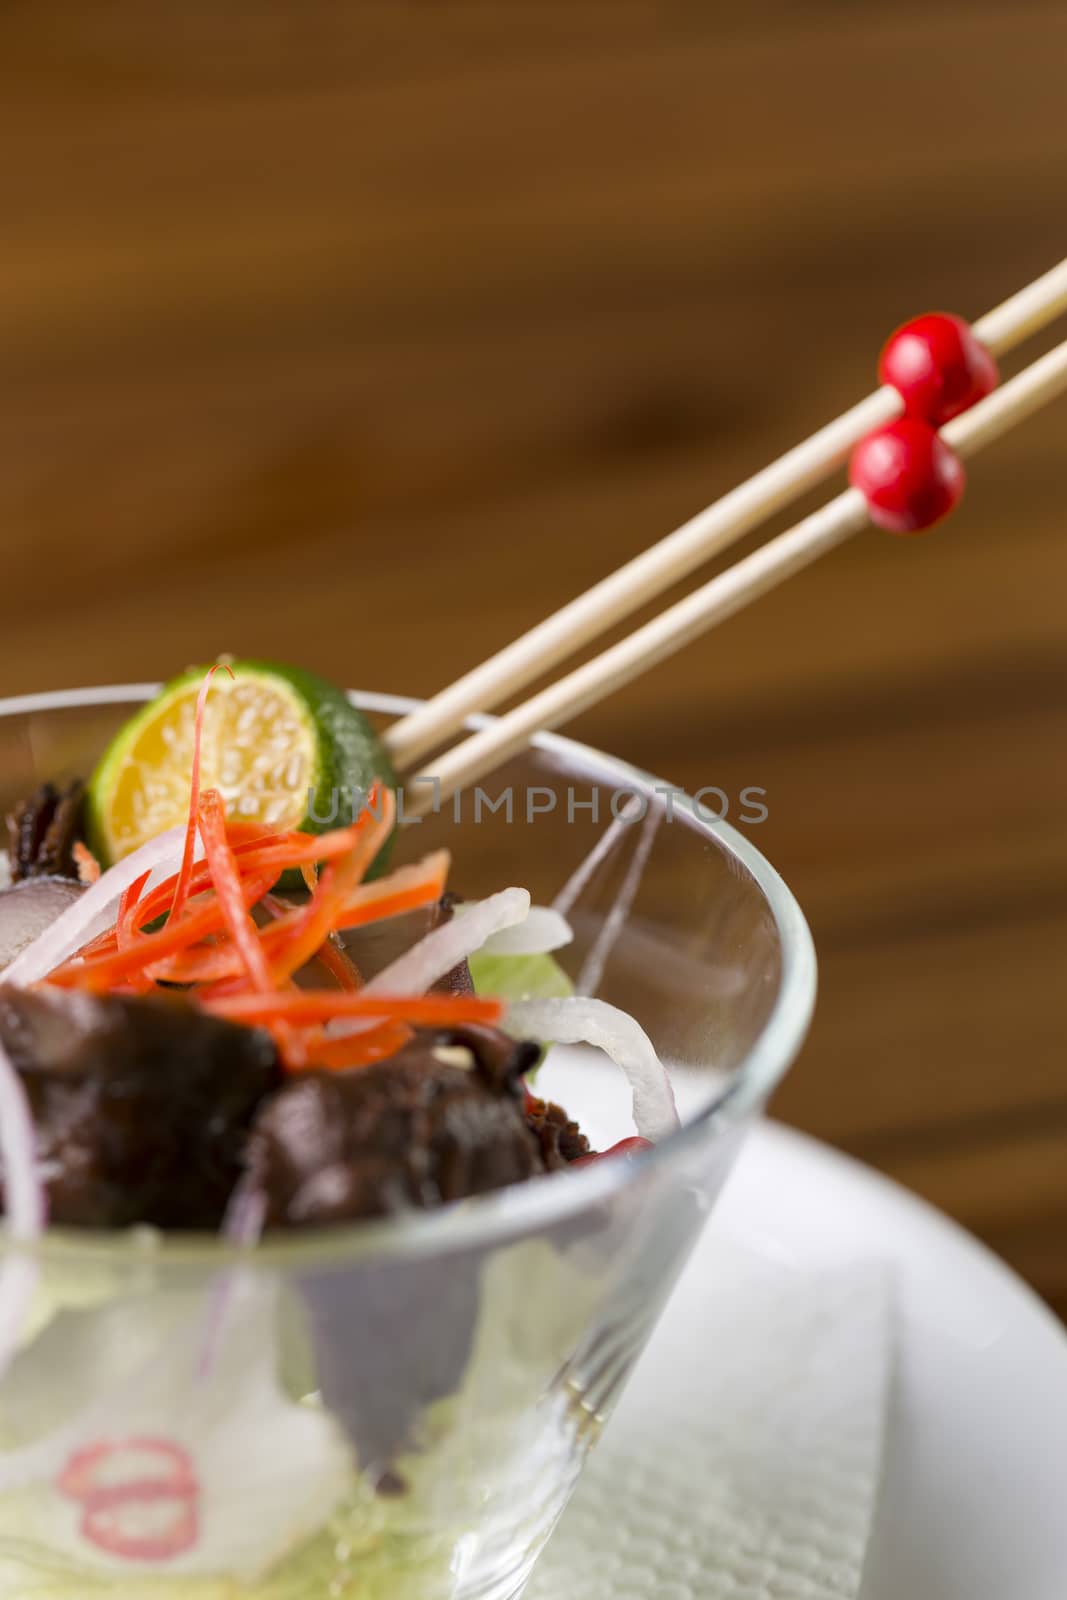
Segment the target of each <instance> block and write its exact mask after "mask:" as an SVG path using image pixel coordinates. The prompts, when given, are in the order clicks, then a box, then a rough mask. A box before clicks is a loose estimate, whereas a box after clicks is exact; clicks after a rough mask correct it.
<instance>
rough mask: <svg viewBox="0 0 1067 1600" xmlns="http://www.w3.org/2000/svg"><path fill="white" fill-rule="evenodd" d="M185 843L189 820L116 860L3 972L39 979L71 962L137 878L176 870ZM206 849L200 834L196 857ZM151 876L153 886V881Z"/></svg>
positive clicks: (9, 978) (25, 980) (7, 976)
mask: <svg viewBox="0 0 1067 1600" xmlns="http://www.w3.org/2000/svg"><path fill="white" fill-rule="evenodd" d="M184 848H185V825H184V823H182V824H180V825H179V826H178V827H175V828H168V829H167V831H166V832H165V833H160V834H157V835H156V837H155V838H154V839H149V840H148V842H147V844H143V845H141V846H140V847H139V848H138V849H136V850H134V851H133V852H132V854H130V855H128V856H124V857H123V858H122V860H121V861H120V862H118V863H117V865H115V866H113V867H109V868H108V870H107V871H106V872H104V873H101V875H100V877H99V878H98V879H97V880H96V882H95V883H94V884H91V885H90V886H89V888H88V889H86V891H85V893H84V894H83V895H82V896H81V898H80V899H78V900H75V902H74V904H73V905H71V906H68V907H67V909H66V911H61V912H60V914H59V916H58V917H57V918H56V920H55V921H54V922H53V923H51V924H50V925H49V927H47V928H46V929H45V930H44V932H43V933H42V934H40V935H39V936H38V937H37V938H36V939H35V940H34V941H33V943H32V944H31V945H27V947H26V949H25V950H23V951H22V953H21V955H18V956H16V957H15V959H14V961H13V962H12V963H11V965H10V966H9V967H7V968H6V969H5V971H4V975H3V981H4V982H5V983H18V984H29V983H37V982H38V980H39V979H41V978H44V977H47V975H48V974H49V973H50V972H52V971H54V970H55V968H56V967H58V966H59V965H60V964H61V963H62V962H64V961H66V960H67V959H68V958H69V957H70V956H72V955H74V953H75V951H77V950H80V949H81V947H82V945H83V944H87V943H88V942H89V940H90V939H94V938H95V937H96V936H97V934H99V933H103V932H104V930H105V928H109V927H110V926H111V924H112V923H113V922H114V920H115V915H116V912H117V909H118V903H119V900H120V899H121V898H122V895H123V892H124V891H125V890H126V889H128V888H129V886H130V884H131V883H133V881H134V879H135V878H139V877H140V876H141V874H142V872H147V871H148V870H149V869H151V870H152V873H153V878H155V879H156V880H162V879H163V878H167V877H169V876H170V874H171V873H173V872H177V870H178V868H179V866H180V865H181V859H182V851H183V849H184ZM202 854H203V846H202V845H201V843H200V840H199V837H198V838H197V848H196V858H197V859H199V858H200V856H201V855H202ZM152 881H153V880H152V879H149V883H148V887H149V888H150V887H151V885H152Z"/></svg>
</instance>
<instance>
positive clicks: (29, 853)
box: [7, 778, 85, 883]
mask: <svg viewBox="0 0 1067 1600" xmlns="http://www.w3.org/2000/svg"><path fill="white" fill-rule="evenodd" d="M84 811H85V784H84V783H83V782H82V780H81V779H80V778H75V779H74V781H73V782H72V783H69V784H67V786H66V787H65V788H63V789H57V788H56V786H55V784H53V783H42V784H41V786H40V788H39V789H37V790H35V791H34V793H33V794H31V795H30V796H29V798H28V799H26V800H23V801H22V802H21V804H20V805H17V806H16V807H15V809H14V811H12V813H11V814H10V816H9V817H8V819H7V830H8V858H9V860H10V862H11V877H12V881H13V882H15V883H19V882H20V881H21V880H22V879H23V878H44V877H57V878H77V876H78V869H77V865H76V863H75V860H74V845H75V843H76V841H77V840H78V839H80V838H81V837H82V833H83V821H84Z"/></svg>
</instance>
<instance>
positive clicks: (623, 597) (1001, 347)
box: [385, 260, 1067, 772]
mask: <svg viewBox="0 0 1067 1600" xmlns="http://www.w3.org/2000/svg"><path fill="white" fill-rule="evenodd" d="M1064 311H1067V260H1064V261H1061V262H1060V263H1059V264H1058V266H1055V267H1053V268H1052V269H1051V271H1049V272H1046V273H1045V274H1044V275H1043V276H1042V277H1040V278H1037V279H1035V280H1034V282H1033V283H1030V284H1027V286H1026V287H1025V288H1024V289H1021V290H1020V291H1019V292H1018V293H1017V294H1014V295H1012V296H1011V298H1010V299H1008V300H1005V301H1004V303H1003V304H1002V305H1000V306H997V307H996V309H995V310H993V311H990V312H988V313H987V314H986V315H985V316H984V317H981V318H979V320H978V321H977V322H976V323H975V324H974V332H975V334H976V335H977V337H978V338H979V339H980V340H981V342H982V343H983V344H984V345H985V346H986V347H987V349H989V350H990V351H991V352H992V353H993V354H994V355H999V354H1001V353H1003V352H1004V351H1005V350H1008V349H1011V348H1012V346H1014V345H1016V344H1019V343H1021V342H1022V340H1024V339H1026V338H1028V337H1029V336H1030V335H1031V334H1033V333H1035V332H1036V331H1037V330H1038V329H1039V328H1042V327H1044V326H1045V325H1046V324H1047V323H1049V322H1051V321H1053V320H1054V318H1056V317H1058V316H1059V315H1060V314H1061V313H1062V312H1064ZM900 411H901V399H900V395H899V394H898V392H897V390H896V389H893V388H889V387H887V386H883V387H882V388H880V389H877V390H875V392H874V393H873V394H870V395H868V396H867V398H866V399H865V400H861V401H860V402H859V404H858V405H855V406H853V407H852V408H851V410H849V411H846V412H844V414H843V415H842V416H840V417H837V418H836V419H835V420H834V421H833V422H830V423H828V424H827V425H826V426H825V427H824V428H820V429H819V431H818V432H817V433H814V434H812V435H811V437H810V438H809V439H806V440H804V441H803V443H801V444H798V445H796V446H795V447H794V448H793V449H792V450H787V451H786V453H785V455H783V456H779V457H778V459H777V460H776V461H773V462H771V464H770V465H769V466H767V467H764V468H763V469H762V471H760V472H757V473H756V474H755V476H754V477H752V478H749V479H747V481H746V482H744V483H742V484H739V485H738V486H737V488H735V489H732V490H731V491H730V492H729V493H728V494H726V495H724V496H723V498H722V499H721V500H717V501H716V502H715V503H714V504H713V505H711V506H708V507H707V508H706V509H705V510H704V511H701V512H699V513H698V515H697V516H695V517H693V518H691V519H690V520H689V521H688V522H685V523H683V524H682V526H681V527H680V528H676V529H675V530H674V532H673V533H669V534H668V535H667V536H666V537H665V538H664V539H661V540H660V541H659V542H658V543H657V544H654V545H652V546H651V547H650V548H649V549H647V550H644V551H642V552H641V554H640V555H638V556H635V557H634V559H633V560H632V561H628V562H627V563H626V564H625V565H624V566H622V567H620V568H619V569H618V571H616V572H613V573H611V574H609V576H608V577H606V578H603V579H602V580H601V581H600V582H599V583H597V584H594V585H593V587H592V588H591V589H588V590H587V591H586V592H585V593H584V594H582V595H579V596H578V597H577V598H576V599H574V600H572V601H570V602H569V604H567V605H565V606H563V607H562V608H561V609H560V610H559V611H557V612H555V613H554V614H553V615H552V616H550V617H546V618H545V620H544V621H543V622H540V623H538V624H537V626H536V627H534V628H531V629H530V630H529V632H527V633H525V634H523V635H521V636H520V637H519V638H518V639H515V640H513V641H512V643H511V644H509V645H506V646H505V647H504V649H503V650H500V651H498V652H497V654H496V655H494V656H490V658H489V659H488V660H487V661H483V662H482V663H481V665H480V666H477V667H475V668H474V669H473V670H472V671H471V672H468V673H466V674H465V675H464V676H463V677H461V678H458V679H457V680H456V682H455V683H452V684H450V685H449V686H448V687H447V688H445V689H442V690H441V692H440V693H439V694H437V695H435V696H434V698H433V699H432V700H429V701H427V703H426V704H425V705H424V706H421V707H420V708H419V709H418V710H417V711H413V712H412V713H411V714H410V715H409V716H406V717H404V718H402V719H401V720H400V721H398V722H396V723H394V724H393V726H392V727H391V728H389V729H388V730H387V732H386V735H385V739H386V743H387V745H388V747H389V751H390V754H391V756H392V758H393V761H394V764H395V765H396V767H397V769H398V771H401V772H404V771H407V770H409V769H410V768H411V767H412V766H413V765H414V764H415V763H416V762H417V761H418V760H420V758H421V757H422V756H424V755H425V754H426V752H427V751H429V750H432V749H434V748H435V747H436V746H438V745H441V744H443V743H444V742H445V741H446V740H447V739H449V738H450V737H451V736H452V735H453V734H454V733H456V732H457V731H458V730H459V728H460V727H461V726H462V724H463V722H464V720H465V719H466V718H467V717H468V716H469V715H470V714H471V713H472V712H474V711H489V710H491V709H492V708H493V707H494V706H497V705H499V704H500V703H501V701H503V700H506V699H508V698H510V696H512V695H513V694H517V693H518V692H519V691H520V690H521V689H523V688H525V687H526V685H527V684H528V683H531V682H532V681H533V680H534V679H535V678H538V677H541V676H542V675H543V674H544V673H546V672H548V671H549V670H550V669H551V668H552V667H554V666H556V665H558V664H559V662H560V661H562V660H564V659H565V658H566V657H567V656H569V655H573V654H574V653H575V652H576V651H577V650H579V649H580V648H581V647H582V645H584V644H587V643H588V642H589V641H590V640H591V639H594V638H596V637H597V635H598V634H601V633H603V632H605V631H606V630H607V629H608V628H610V627H612V626H613V625H614V624H615V623H616V622H620V621H621V620H622V619H623V618H624V617H627V616H629V615H630V614H631V613H632V612H633V611H635V610H636V609H637V608H638V607H639V606H642V605H644V604H646V603H647V602H648V601H649V600H653V599H655V597H656V596H657V595H659V594H662V593H663V592H664V590H665V589H668V588H669V587H670V586H671V585H672V584H673V583H676V582H677V581H678V580H679V579H681V578H685V577H688V576H689V574H690V573H691V572H693V571H695V569H696V568H697V567H699V566H702V565H703V564H704V563H705V562H707V561H710V560H711V559H712V557H714V556H716V555H718V554H719V553H720V552H721V551H723V550H726V549H728V548H729V546H730V545H732V544H734V543H735V542H736V541H737V540H738V539H741V538H742V537H743V536H744V535H745V534H747V533H749V532H751V530H752V529H753V528H755V527H758V526H759V524H760V523H761V522H764V521H765V520H766V519H767V518H768V517H770V516H773V515H774V514H775V513H776V512H778V511H780V510H782V509H783V508H784V507H785V506H787V505H789V504H791V503H792V502H793V501H794V500H796V499H798V498H799V497H800V495H802V494H804V493H806V491H807V490H809V489H812V488H814V487H815V486H816V485H817V484H819V483H821V482H823V481H824V480H825V479H826V478H827V477H828V476H829V475H830V473H831V472H833V471H834V470H835V469H836V468H837V467H839V466H841V465H842V463H843V462H844V461H845V459H846V458H847V456H848V454H849V452H850V451H851V449H852V448H853V446H854V445H856V444H857V443H858V442H859V440H860V439H862V438H863V437H864V435H865V434H867V433H870V432H871V431H872V430H873V429H874V428H879V427H881V426H882V425H883V424H884V423H886V422H891V421H892V420H893V419H894V418H895V417H897V416H899V415H900Z"/></svg>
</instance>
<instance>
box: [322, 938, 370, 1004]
mask: <svg viewBox="0 0 1067 1600" xmlns="http://www.w3.org/2000/svg"><path fill="white" fill-rule="evenodd" d="M315 959H316V960H317V961H321V963H322V965H323V966H324V967H325V968H326V971H327V972H328V973H329V974H330V976H331V978H333V979H334V980H335V981H336V983H337V984H338V985H339V987H340V988H342V989H346V990H347V991H348V992H349V993H350V994H352V993H354V992H355V991H356V990H357V989H359V988H361V987H362V985H363V979H362V978H361V977H360V975H359V968H358V967H357V966H356V963H355V962H354V961H353V960H352V957H351V956H350V955H349V953H348V951H347V950H346V949H345V947H344V945H343V944H341V942H340V940H339V939H338V937H337V935H336V934H335V933H331V934H330V936H329V938H328V939H326V940H324V942H323V944H322V945H321V946H320V948H319V949H318V950H316V952H315Z"/></svg>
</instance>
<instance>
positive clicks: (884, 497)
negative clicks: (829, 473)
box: [848, 417, 966, 533]
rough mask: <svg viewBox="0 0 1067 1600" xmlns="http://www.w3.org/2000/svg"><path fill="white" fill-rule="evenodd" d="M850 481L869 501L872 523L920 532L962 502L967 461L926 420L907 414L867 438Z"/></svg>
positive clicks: (893, 529) (854, 462)
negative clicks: (963, 460)
mask: <svg viewBox="0 0 1067 1600" xmlns="http://www.w3.org/2000/svg"><path fill="white" fill-rule="evenodd" d="M848 481H849V482H850V483H851V485H852V487H853V488H854V489H858V490H859V491H860V493H861V494H862V495H864V496H865V498H866V500H867V505H868V508H869V510H870V514H871V521H872V522H874V523H877V525H878V527H879V528H887V529H888V530H889V532H890V533H919V532H921V530H922V529H924V528H930V527H933V525H934V523H935V522H940V520H941V518H942V517H947V516H948V514H949V512H950V511H952V510H954V508H955V507H956V506H957V505H958V504H959V502H960V498H961V496H962V494H963V487H964V484H965V482H966V474H965V472H964V470H963V463H962V461H961V460H960V458H959V456H957V455H956V454H955V452H954V451H952V450H950V449H949V447H948V445H947V444H946V443H945V441H944V439H942V438H941V436H940V434H939V433H937V432H936V430H935V429H933V428H931V427H930V426H929V424H928V423H926V422H919V421H918V420H917V419H916V418H914V417H901V418H900V419H899V421H897V422H890V423H889V424H887V426H886V427H884V428H877V429H876V430H875V432H874V433H869V434H868V435H867V437H866V439H861V440H860V442H859V444H858V445H857V446H856V448H855V450H854V451H853V452H852V460H851V462H850V463H849V469H848Z"/></svg>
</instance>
